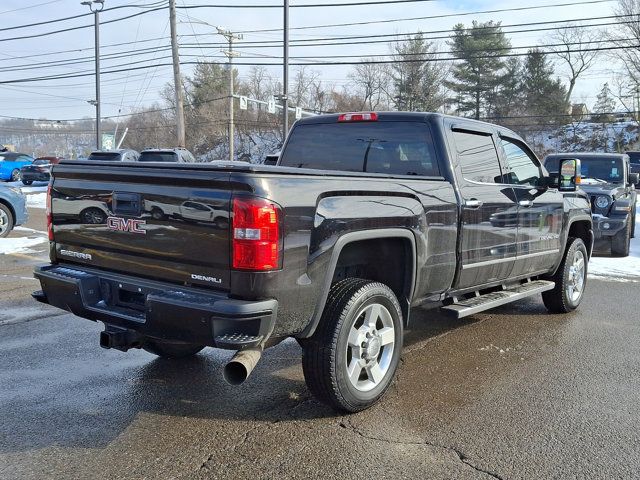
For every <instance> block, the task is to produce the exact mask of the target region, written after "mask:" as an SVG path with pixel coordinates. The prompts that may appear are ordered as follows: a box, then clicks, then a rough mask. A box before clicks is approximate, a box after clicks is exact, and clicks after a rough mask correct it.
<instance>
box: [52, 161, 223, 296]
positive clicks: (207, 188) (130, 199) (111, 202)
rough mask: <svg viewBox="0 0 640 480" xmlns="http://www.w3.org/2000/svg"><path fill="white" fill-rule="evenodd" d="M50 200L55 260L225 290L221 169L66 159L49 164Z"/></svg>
mask: <svg viewBox="0 0 640 480" xmlns="http://www.w3.org/2000/svg"><path fill="white" fill-rule="evenodd" d="M51 199H52V201H51V211H52V221H53V235H54V241H55V255H56V258H57V260H58V261H59V262H64V263H75V264H83V265H87V266H91V267H94V268H100V269H105V270H110V271H114V272H122V273H131V274H134V275H136V276H141V277H146V278H151V279H159V280H163V281H168V282H175V283H177V284H181V285H193V286H207V287H211V288H215V289H220V290H228V288H229V270H230V267H229V263H230V260H229V258H230V244H229V231H230V225H229V224H230V218H229V211H230V200H231V183H230V180H229V174H228V173H227V172H225V171H224V170H215V169H211V170H207V169H202V168H200V169H195V170H194V169H186V168H180V167H177V166H176V167H173V166H159V165H149V164H145V165H138V164H118V165H113V164H110V165H105V164H103V163H96V162H91V164H90V165H88V164H86V163H81V162H78V163H77V164H70V163H65V164H61V165H57V166H56V167H54V171H53V181H52V191H51Z"/></svg>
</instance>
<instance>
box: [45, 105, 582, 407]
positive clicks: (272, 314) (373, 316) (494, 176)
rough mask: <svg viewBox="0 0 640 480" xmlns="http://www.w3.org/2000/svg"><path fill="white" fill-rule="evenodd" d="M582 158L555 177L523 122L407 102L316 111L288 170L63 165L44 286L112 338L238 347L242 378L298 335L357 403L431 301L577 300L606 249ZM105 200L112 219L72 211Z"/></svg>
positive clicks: (305, 359)
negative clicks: (520, 127)
mask: <svg viewBox="0 0 640 480" xmlns="http://www.w3.org/2000/svg"><path fill="white" fill-rule="evenodd" d="M578 163H579V162H578V161H577V160H573V159H562V160H560V161H558V165H557V166H555V170H556V171H560V172H561V175H560V178H558V177H556V178H553V177H550V176H549V174H548V173H547V171H546V170H545V169H544V168H543V167H542V165H541V164H540V161H539V160H538V159H537V158H536V156H535V155H534V154H533V152H532V151H531V149H530V148H529V147H528V146H527V145H526V144H525V143H524V141H523V140H522V139H521V138H520V137H519V136H518V135H517V134H516V133H514V132H512V131H510V130H508V129H506V128H502V127H499V126H496V125H491V124H487V123H483V122H477V121H473V120H469V119H463V118H456V117H449V116H444V115H440V114H434V113H405V112H385V113H376V112H366V113H349V114H342V115H319V116H316V117H311V118H306V119H302V120H299V121H298V122H296V124H295V125H294V127H293V129H292V130H291V132H290V134H289V136H288V138H287V140H286V143H285V145H284V147H283V150H282V153H281V155H280V157H279V160H278V164H277V165H276V166H272V165H258V164H250V163H246V162H227V163H223V162H215V163H209V164H186V165H176V164H175V163H167V164H165V165H156V166H154V168H149V167H148V166H147V165H143V164H140V163H139V162H137V163H129V164H126V165H122V167H121V168H112V167H111V165H109V164H108V163H107V162H94V163H92V164H91V163H89V162H62V163H61V164H60V165H58V166H56V168H54V169H53V179H52V182H51V184H50V202H51V214H50V215H49V216H48V222H49V224H48V231H49V238H50V240H51V247H50V255H51V262H50V264H48V265H44V266H41V267H38V268H37V270H36V272H35V276H36V278H38V279H39V280H40V283H41V288H42V290H41V291H38V292H34V294H33V295H34V298H36V299H37V300H39V301H41V302H45V303H48V304H50V305H53V306H56V307H59V308H62V309H65V310H68V311H71V312H73V313H74V314H75V315H78V316H80V317H84V318H87V319H90V320H94V321H101V322H104V324H105V330H104V331H103V332H102V333H101V335H100V345H101V346H102V347H103V348H115V349H119V350H122V351H126V350H128V349H130V348H143V349H145V350H147V351H148V352H151V353H153V354H155V355H160V356H163V357H168V358H177V357H187V356H191V355H195V354H196V353H198V352H199V351H200V350H202V349H203V348H205V347H207V346H209V347H215V348H224V349H231V350H237V351H238V352H237V353H236V355H235V356H234V357H233V358H232V360H231V361H230V362H229V363H228V364H227V365H226V366H225V368H224V377H225V379H226V380H227V381H228V382H229V383H231V384H234V385H236V384H240V383H242V382H243V381H244V380H246V378H247V376H248V375H249V374H250V373H251V371H252V369H253V368H254V367H255V365H256V363H257V362H258V361H259V359H260V356H261V355H262V351H263V349H265V348H268V347H271V346H273V345H276V344H277V343H278V342H279V341H281V340H283V339H285V338H287V337H294V338H296V339H297V340H299V342H300V344H301V345H302V351H303V353H302V365H303V372H304V376H305V380H306V382H307V385H308V386H309V389H310V390H311V392H312V393H313V394H314V395H315V396H316V397H317V398H319V399H320V400H321V401H323V402H326V403H327V404H329V405H331V406H333V407H335V408H337V409H339V410H343V411H350V412H354V411H358V410H362V409H364V408H367V407H368V406H370V405H372V404H373V403H374V402H376V401H377V400H378V399H379V398H381V397H382V395H383V394H384V392H385V391H386V390H387V389H388V388H389V386H390V385H391V382H392V380H393V377H394V375H395V372H396V370H397V368H398V365H399V363H400V355H401V351H402V343H403V331H404V329H405V328H407V326H408V325H409V322H410V319H409V315H410V313H411V307H413V306H418V305H420V306H423V307H431V308H437V307H441V308H442V309H443V310H444V311H445V312H447V313H448V314H450V315H452V316H454V317H456V318H462V317H466V316H468V315H473V314H475V313H478V312H481V311H483V310H487V309H490V308H493V307H497V306H499V305H504V304H506V303H509V302H514V301H516V300H519V299H522V298H525V297H531V296H533V295H539V294H542V299H543V301H544V304H545V305H546V307H547V308H548V310H549V311H551V312H557V313H566V312H570V311H572V310H575V309H576V308H577V307H578V305H579V304H580V302H581V300H582V298H583V295H584V293H585V286H586V282H587V262H588V261H589V256H590V255H591V247H592V243H593V232H592V226H591V208H590V205H589V198H588V196H587V195H586V194H585V193H584V192H582V191H580V190H578V189H577V186H576V183H577V171H578ZM87 165H91V167H92V168H87ZM86 200H91V201H94V202H101V203H102V206H103V208H104V209H106V210H107V211H108V212H109V214H108V216H106V218H104V220H103V221H102V222H101V223H99V224H94V225H87V224H83V223H81V222H80V221H78V220H75V221H74V220H68V219H71V218H73V215H75V216H76V218H78V217H77V216H78V214H79V213H80V211H81V210H82V208H83V204H82V201H86ZM161 204H162V205H163V208H166V210H164V213H163V214H160V215H154V214H153V208H154V206H156V207H157V206H160V205H161ZM165 206H166V207H165ZM185 208H188V209H189V210H190V211H189V212H188V213H187V212H186V211H182V210H184V209H185ZM170 209H173V210H170ZM172 212H182V213H180V214H179V215H178V216H177V215H175V213H172ZM218 212H224V214H225V215H228V218H229V221H228V222H226V224H225V222H220V221H216V216H217V215H219V213H218ZM61 214H64V215H65V216H64V217H62V218H61ZM187 215H189V217H190V219H189V221H186V219H187ZM501 216H502V218H501ZM65 218H66V219H67V220H65ZM225 218H226V217H225ZM513 220H515V221H513ZM514 328H517V326H515V325H514ZM434 361H436V362H437V359H434ZM214 394H215V392H212V395H214Z"/></svg>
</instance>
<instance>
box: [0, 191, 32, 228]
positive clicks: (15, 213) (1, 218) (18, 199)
mask: <svg viewBox="0 0 640 480" xmlns="http://www.w3.org/2000/svg"><path fill="white" fill-rule="evenodd" d="M27 218H28V215H27V201H26V198H25V196H24V194H23V193H22V192H21V191H20V189H19V188H17V187H11V186H9V185H0V238H2V237H6V236H7V235H9V232H11V230H12V229H13V227H15V226H16V225H21V224H23V223H25V222H26V221H27Z"/></svg>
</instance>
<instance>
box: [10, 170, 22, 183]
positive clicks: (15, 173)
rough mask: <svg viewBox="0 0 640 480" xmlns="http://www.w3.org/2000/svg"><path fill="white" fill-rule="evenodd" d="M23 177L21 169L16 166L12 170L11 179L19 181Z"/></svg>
mask: <svg viewBox="0 0 640 480" xmlns="http://www.w3.org/2000/svg"><path fill="white" fill-rule="evenodd" d="M21 178H22V174H21V173H20V170H18V169H17V168H14V169H13V170H12V171H11V181H12V182H19V181H20V179H21Z"/></svg>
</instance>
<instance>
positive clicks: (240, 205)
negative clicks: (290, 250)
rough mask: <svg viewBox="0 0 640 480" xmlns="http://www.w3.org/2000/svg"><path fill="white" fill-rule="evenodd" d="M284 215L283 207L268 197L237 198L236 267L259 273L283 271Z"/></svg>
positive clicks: (233, 236)
mask: <svg viewBox="0 0 640 480" xmlns="http://www.w3.org/2000/svg"><path fill="white" fill-rule="evenodd" d="M281 215H282V211H281V209H280V206H279V205H277V204H275V203H273V202H271V201H269V200H267V199H265V198H259V197H235V198H234V199H233V222H232V232H231V234H232V243H231V245H232V246H231V251H232V259H233V261H232V265H233V268H235V269H238V270H258V271H266V270H276V269H278V268H280V266H281V260H282V258H281V251H280V220H281Z"/></svg>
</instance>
